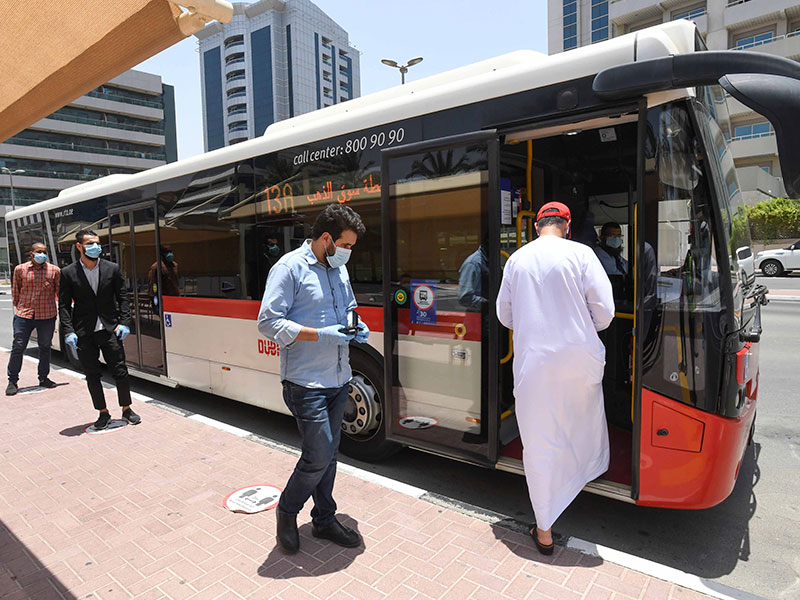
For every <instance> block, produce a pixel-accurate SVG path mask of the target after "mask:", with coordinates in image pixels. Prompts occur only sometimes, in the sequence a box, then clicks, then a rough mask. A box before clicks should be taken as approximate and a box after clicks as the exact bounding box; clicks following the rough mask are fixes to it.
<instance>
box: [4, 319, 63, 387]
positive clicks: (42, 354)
mask: <svg viewBox="0 0 800 600" xmlns="http://www.w3.org/2000/svg"><path fill="white" fill-rule="evenodd" d="M34 329H35V330H36V341H37V342H38V343H39V381H42V380H43V379H46V378H47V376H48V375H49V374H50V346H51V345H52V344H53V332H54V331H55V329H56V318H55V317H53V318H52V319H26V318H24V317H18V316H17V315H14V342H13V343H12V344H11V357H10V358H9V359H8V380H9V381H11V382H13V383H17V381H19V372H20V370H22V355H23V354H24V353H25V349H26V348H27V347H28V341H29V340H30V339H31V333H33V330H34Z"/></svg>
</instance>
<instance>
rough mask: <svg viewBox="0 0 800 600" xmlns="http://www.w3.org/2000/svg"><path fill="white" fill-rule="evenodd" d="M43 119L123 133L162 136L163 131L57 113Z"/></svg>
mask: <svg viewBox="0 0 800 600" xmlns="http://www.w3.org/2000/svg"><path fill="white" fill-rule="evenodd" d="M45 118H46V119H55V120H56V121H67V122H69V123H81V124H83V125H96V126H97V127H110V128H112V129H124V130H125V131H138V132H140V133H150V134H153V135H164V130H163V129H156V128H154V127H142V126H141V125H128V124H126V123H115V122H114V121H100V120H99V119H87V118H85V117H75V116H73V115H62V114H59V113H51V114H49V115H48V116H46V117H45Z"/></svg>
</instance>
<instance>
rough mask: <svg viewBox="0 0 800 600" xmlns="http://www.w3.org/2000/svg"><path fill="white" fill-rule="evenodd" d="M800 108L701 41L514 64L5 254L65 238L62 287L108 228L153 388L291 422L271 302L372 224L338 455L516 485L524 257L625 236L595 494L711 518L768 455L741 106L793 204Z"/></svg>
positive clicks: (291, 123)
mask: <svg viewBox="0 0 800 600" xmlns="http://www.w3.org/2000/svg"><path fill="white" fill-rule="evenodd" d="M799 90H800V65H798V64H797V63H795V62H793V61H789V60H785V59H781V58H777V57H774V56H769V55H762V54H754V53H747V52H733V51H731V52H709V51H706V50H705V47H704V44H703V41H702V38H701V37H700V36H699V34H698V33H697V30H696V28H695V26H694V25H693V24H692V23H690V22H688V21H680V22H673V23H668V24H664V25H660V26H657V27H654V28H651V29H647V30H644V31H639V32H636V33H633V34H630V35H627V36H623V37H619V38H615V39H611V40H608V41H605V42H602V43H598V44H595V45H593V46H591V47H590V48H585V49H576V50H572V51H570V52H566V53H563V54H558V55H554V56H545V55H542V54H539V53H536V52H532V51H520V52H515V53H512V54H508V55H505V56H501V57H499V58H496V59H492V60H487V61H483V62H479V63H476V64H473V65H469V66H466V67H463V68H460V69H456V70H454V71H450V72H446V73H443V74H440V75H436V76H433V77H429V78H427V79H421V80H419V81H415V82H411V83H407V84H405V85H404V86H400V87H397V88H393V89H389V90H385V91H382V92H378V93H375V94H372V95H369V96H365V97H362V98H358V99H355V100H351V101H347V102H343V103H340V104H335V105H333V106H331V107H328V108H324V109H322V110H318V111H315V112H313V113H310V114H305V115H302V116H299V117H295V118H292V119H289V120H286V121H281V122H278V123H275V124H273V125H271V126H270V127H269V128H268V129H267V130H266V132H265V133H264V135H263V136H261V137H259V138H256V139H252V140H249V141H245V142H242V143H239V144H236V145H232V146H229V147H226V148H222V149H219V150H215V151H213V152H209V153H206V154H204V155H202V156H197V157H193V158H191V159H187V160H183V161H179V162H176V163H172V164H169V165H164V166H161V167H158V168H155V169H151V170H149V171H145V172H142V173H137V174H133V175H110V176H108V177H104V178H102V179H99V180H96V181H93V182H90V183H86V184H83V185H78V186H75V187H72V188H69V189H66V190H64V191H62V192H61V193H60V194H59V195H58V197H57V198H54V199H52V200H47V201H44V202H41V203H38V204H35V205H32V206H27V207H24V208H19V209H17V210H15V211H13V212H11V213H9V214H8V216H7V222H8V233H9V249H10V255H11V258H12V261H15V262H19V261H20V260H23V258H24V256H25V252H26V250H27V249H28V247H29V245H30V244H31V242H32V241H34V240H40V239H45V240H46V242H47V244H48V246H49V247H50V248H51V249H52V254H53V255H54V260H55V261H57V264H58V265H59V266H61V267H64V266H66V265H67V264H69V263H71V262H73V261H74V260H76V258H77V256H76V251H75V246H74V244H75V234H76V232H77V231H78V230H80V229H84V228H88V229H94V230H95V231H97V232H98V233H99V235H100V237H101V243H102V245H103V248H104V256H105V257H106V258H108V259H110V260H113V261H115V262H117V263H119V264H120V265H121V267H122V270H123V272H124V274H125V278H126V281H127V287H128V290H129V293H130V302H131V311H132V321H133V325H132V327H131V334H130V336H128V338H127V339H126V340H125V342H124V344H125V349H126V354H127V357H128V362H129V365H130V368H131V372H132V373H133V374H134V375H136V376H139V377H143V378H146V379H149V380H152V381H157V382H162V383H164V384H166V385H171V386H178V385H180V386H185V387H188V388H193V389H197V390H203V391H206V392H212V393H214V394H216V395H218V396H222V397H225V398H229V399H234V400H238V401H241V402H246V403H249V404H253V405H256V406H260V407H263V408H265V409H269V410H271V411H278V412H282V413H287V410H286V408H285V406H284V404H283V400H282V395H281V387H280V381H279V355H280V348H279V347H278V346H277V345H276V344H274V343H272V342H270V341H268V340H266V339H264V338H263V337H261V336H260V335H259V333H258V331H257V329H256V317H257V313H258V309H259V302H260V299H261V296H262V294H263V291H264V284H265V281H266V278H267V274H268V272H269V269H270V268H271V266H272V265H274V264H275V262H276V261H277V260H278V259H279V258H280V256H281V255H282V254H284V253H286V252H289V251H291V250H293V249H295V248H297V247H299V245H300V244H302V243H303V241H304V240H305V239H306V238H308V237H309V234H310V226H311V224H312V223H313V221H314V219H315V217H316V216H317V215H318V214H319V212H320V210H321V209H322V208H323V207H324V206H326V205H327V204H330V203H334V202H337V203H341V204H346V205H349V206H351V207H352V208H353V209H355V210H356V211H357V212H358V213H359V214H360V215H361V217H362V219H363V220H364V223H365V225H366V227H367V234H366V235H365V236H363V238H361V239H359V240H358V244H357V246H356V247H355V251H354V252H353V255H352V258H351V260H350V262H349V263H348V268H349V270H350V275H351V281H352V286H353V290H354V292H355V294H356V297H357V300H358V304H359V309H358V312H359V315H360V317H361V318H362V319H363V320H364V321H365V322H366V323H367V324H368V325H369V327H370V329H371V330H372V335H371V336H370V340H369V343H368V344H357V343H353V344H352V347H351V363H352V367H353V371H354V377H353V380H352V382H351V385H350V399H349V403H348V407H347V411H346V414H345V418H344V423H343V426H342V427H343V431H344V433H345V435H343V436H342V451H343V452H345V453H347V454H349V455H351V456H354V457H358V458H361V459H365V460H378V459H380V458H383V457H386V456H388V455H389V454H391V453H392V452H394V451H395V450H396V449H398V448H400V447H402V446H408V447H413V448H417V449H421V450H424V451H428V452H432V453H435V454H439V455H442V456H446V457H452V458H455V459H458V460H462V461H467V462H471V463H474V464H478V465H483V466H487V467H490V468H497V469H502V470H506V471H512V472H518V473H522V472H523V465H522V448H521V443H520V440H519V435H518V431H517V428H516V424H515V418H514V400H513V394H512V388H513V382H512V369H511V365H512V363H513V332H510V331H508V330H505V329H504V328H503V327H502V326H501V325H500V324H499V322H498V321H497V318H496V316H495V314H494V307H495V300H496V296H497V291H498V288H499V283H500V280H501V275H502V268H503V264H504V262H505V259H506V257H508V256H509V255H510V254H511V253H513V252H514V251H515V250H516V249H517V248H518V247H520V246H521V245H523V244H524V243H526V242H527V241H529V240H530V239H532V235H533V229H532V223H531V221H532V216H533V215H535V211H536V210H537V208H538V207H540V206H541V205H542V204H543V203H545V202H547V201H550V200H560V201H562V202H565V203H566V204H567V205H569V207H570V209H571V211H572V215H573V225H572V229H573V239H575V240H577V241H579V242H583V243H587V244H593V243H595V242H596V235H597V232H598V230H599V228H600V227H601V226H602V225H603V224H604V223H607V222H615V223H619V224H620V225H621V226H622V229H623V232H624V235H625V244H624V253H623V256H624V257H625V258H626V260H627V261H628V264H629V268H628V269H627V273H626V274H625V275H611V276H610V278H611V280H612V286H613V289H614V296H615V301H616V310H617V313H616V318H615V319H614V322H613V324H612V325H611V327H610V328H609V329H607V330H606V331H605V332H602V334H601V336H602V338H603V341H604V343H605V345H606V349H607V357H606V367H605V377H604V381H603V388H604V396H605V408H606V415H607V420H608V428H609V433H610V441H611V464H610V467H609V470H608V472H607V473H605V474H604V475H603V476H602V477H601V478H600V479H598V480H597V481H594V482H592V483H590V484H589V485H588V486H587V489H588V490H590V491H593V492H596V493H600V494H603V495H606V496H610V497H613V498H618V499H622V500H626V501H628V502H633V503H637V504H641V505H648V506H662V507H675V508H703V507H708V506H712V505H715V504H717V503H719V502H721V501H722V500H724V499H725V498H726V497H727V496H728V495H729V494H730V492H731V490H732V489H733V485H734V483H735V480H736V477H737V474H738V470H739V467H740V465H741V461H742V457H743V455H744V451H745V448H746V446H747V444H748V440H749V439H750V437H751V435H752V428H753V424H754V419H755V411H756V395H757V392H758V372H759V371H758V340H759V337H760V331H761V327H760V306H761V304H762V303H765V292H766V290H765V288H764V287H763V286H760V285H758V284H756V282H755V277H754V271H753V256H752V253H751V251H750V239H749V230H748V224H747V219H746V216H745V214H744V211H743V208H742V206H741V202H742V199H741V193H740V191H739V186H738V183H737V178H736V171H735V168H734V163H733V158H732V155H731V150H730V148H729V145H728V141H729V139H730V124H729V121H728V114H727V109H726V97H727V96H733V97H734V98H736V99H737V100H738V101H739V102H741V103H743V104H745V105H747V106H750V107H752V108H753V109H755V110H757V111H758V112H760V113H762V114H764V115H765V116H766V117H767V118H769V119H770V120H771V122H772V124H773V127H774V129H775V131H776V134H777V140H778V147H779V151H780V155H781V159H782V171H783V178H784V182H785V186H786V188H787V190H788V191H789V193H790V194H792V195H796V193H797V191H798V190H800V160H798V156H797V153H798V150H797V148H798V146H797V144H796V142H795V140H798V139H800V135H798V131H797V128H798V127H799V126H800V125H798V120H797V119H796V118H795V115H796V114H800V113H799V112H798V111H800V106H798V103H799V101H798V99H799V98H800V91H799ZM166 251H169V252H171V253H172V255H173V261H172V262H170V263H166V262H165V263H164V264H163V266H162V267H161V268H159V264H160V263H159V256H161V255H162V254H163V253H165V252H166ZM56 337H57V338H58V339H56V340H55V344H56V345H57V346H58V347H61V348H63V340H62V338H63V334H59V335H57V336H56ZM73 360H74V357H73ZM575 418H576V419H579V418H581V416H580V415H575Z"/></svg>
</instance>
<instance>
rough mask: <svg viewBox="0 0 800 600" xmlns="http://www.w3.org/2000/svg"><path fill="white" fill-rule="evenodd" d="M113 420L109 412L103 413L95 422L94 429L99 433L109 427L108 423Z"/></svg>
mask: <svg viewBox="0 0 800 600" xmlns="http://www.w3.org/2000/svg"><path fill="white" fill-rule="evenodd" d="M110 420H111V415H110V414H108V413H107V412H101V413H100V416H99V417H97V421H95V422H94V428H95V429H96V430H98V431H100V430H101V429H105V428H106V427H108V422H109V421H110Z"/></svg>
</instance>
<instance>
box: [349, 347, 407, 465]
mask: <svg viewBox="0 0 800 600" xmlns="http://www.w3.org/2000/svg"><path fill="white" fill-rule="evenodd" d="M350 366H351V367H352V369H353V379H351V380H350V386H349V397H348V399H347V406H345V409H344V418H343V419H342V439H341V442H340V443H339V449H340V450H341V451H342V453H343V454H346V455H347V456H350V457H351V458H356V459H358V460H363V461H366V462H375V461H379V460H383V459H384V458H388V457H389V456H391V455H392V454H394V453H395V452H397V451H398V450H400V449H401V448H402V446H401V445H400V444H397V443H395V442H390V441H388V440H387V439H386V428H385V423H384V419H383V416H384V414H385V413H384V408H383V407H384V400H383V370H382V369H381V365H380V364H378V363H377V361H375V360H373V359H372V358H370V357H369V356H368V355H367V354H366V353H364V352H360V351H358V350H356V349H354V348H351V351H350Z"/></svg>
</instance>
